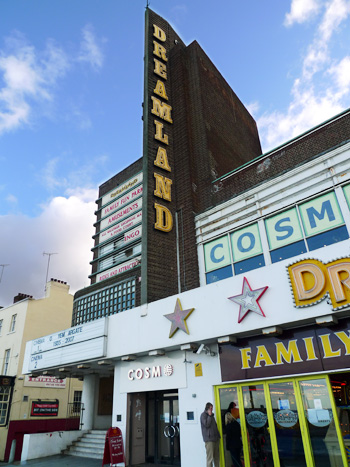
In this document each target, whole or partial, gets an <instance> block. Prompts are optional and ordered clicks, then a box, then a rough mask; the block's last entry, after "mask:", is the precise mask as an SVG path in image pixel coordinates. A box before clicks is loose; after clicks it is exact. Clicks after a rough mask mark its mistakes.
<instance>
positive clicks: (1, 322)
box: [0, 319, 4, 336]
mask: <svg viewBox="0 0 350 467" xmlns="http://www.w3.org/2000/svg"><path fill="white" fill-rule="evenodd" d="M3 321H4V320H3V319H0V336H1V333H2V324H3Z"/></svg>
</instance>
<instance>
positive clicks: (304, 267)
mask: <svg viewBox="0 0 350 467" xmlns="http://www.w3.org/2000/svg"><path fill="white" fill-rule="evenodd" d="M320 266H322V263H321V265H320ZM290 273H291V279H292V281H293V282H294V286H295V293H296V296H295V302H296V304H297V305H300V304H301V305H304V304H306V303H305V302H304V301H311V303H312V302H314V301H316V300H319V299H320V298H321V297H322V296H323V295H324V294H325V292H326V291H325V290H324V286H325V284H326V280H325V277H324V274H323V271H322V269H321V267H319V266H318V265H316V264H314V263H301V264H297V265H296V266H295V265H293V266H291V267H290ZM300 302H302V303H300ZM303 302H304V303H303Z"/></svg>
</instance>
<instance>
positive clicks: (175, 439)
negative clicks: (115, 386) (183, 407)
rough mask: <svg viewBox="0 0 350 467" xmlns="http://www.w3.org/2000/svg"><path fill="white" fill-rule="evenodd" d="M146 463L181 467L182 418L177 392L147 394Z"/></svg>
mask: <svg viewBox="0 0 350 467" xmlns="http://www.w3.org/2000/svg"><path fill="white" fill-rule="evenodd" d="M146 432H147V448H146V449H147V451H146V462H148V463H151V464H155V465H157V466H168V465H180V418H179V397H178V392H177V391H171V392H170V391H168V392H164V391H157V392H149V393H147V426H146Z"/></svg>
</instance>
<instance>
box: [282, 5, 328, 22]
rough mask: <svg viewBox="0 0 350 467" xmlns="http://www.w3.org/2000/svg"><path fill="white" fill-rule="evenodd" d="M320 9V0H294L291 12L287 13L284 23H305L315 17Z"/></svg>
mask: <svg viewBox="0 0 350 467" xmlns="http://www.w3.org/2000/svg"><path fill="white" fill-rule="evenodd" d="M319 9H320V0H292V4H291V7H290V12H289V13H287V14H286V18H285V22H284V24H285V25H286V26H292V25H293V24H294V23H304V22H305V21H308V20H310V19H311V18H313V17H314V16H315V15H316V13H317V12H318V11H319Z"/></svg>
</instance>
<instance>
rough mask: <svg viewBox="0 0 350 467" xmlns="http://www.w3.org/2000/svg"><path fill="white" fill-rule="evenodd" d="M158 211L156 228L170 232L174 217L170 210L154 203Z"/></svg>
mask: <svg viewBox="0 0 350 467" xmlns="http://www.w3.org/2000/svg"><path fill="white" fill-rule="evenodd" d="M154 208H155V210H156V223H155V224H154V228H155V229H157V230H161V231H163V232H170V231H171V230H172V228H173V216H172V215H171V212H170V211H169V209H168V208H166V207H165V206H162V205H161V204H157V203H154Z"/></svg>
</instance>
